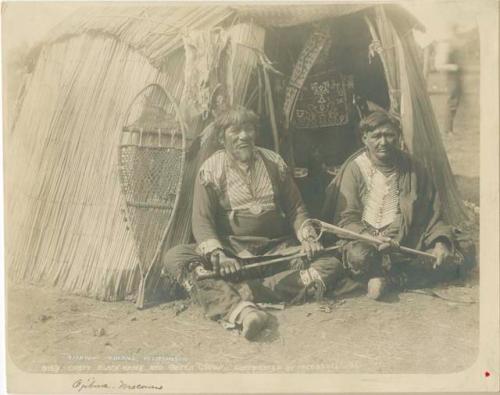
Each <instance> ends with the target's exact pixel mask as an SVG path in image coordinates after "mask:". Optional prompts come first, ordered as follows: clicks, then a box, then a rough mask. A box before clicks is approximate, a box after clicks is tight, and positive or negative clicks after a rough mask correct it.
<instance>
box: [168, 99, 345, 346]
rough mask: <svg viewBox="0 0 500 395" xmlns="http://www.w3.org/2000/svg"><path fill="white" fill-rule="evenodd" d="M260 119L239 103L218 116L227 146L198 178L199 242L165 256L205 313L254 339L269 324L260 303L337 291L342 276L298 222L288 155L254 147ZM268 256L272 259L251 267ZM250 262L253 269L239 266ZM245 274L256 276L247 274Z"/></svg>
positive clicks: (300, 212) (195, 218)
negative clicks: (287, 163)
mask: <svg viewBox="0 0 500 395" xmlns="http://www.w3.org/2000/svg"><path fill="white" fill-rule="evenodd" d="M257 124H258V118H257V116H256V115H255V113H253V112H252V111H249V110H247V109H245V108H242V107H237V108H232V109H229V110H227V111H225V112H223V113H221V114H220V115H218V116H217V118H216V120H215V127H216V128H217V130H218V136H219V140H220V143H221V145H222V146H223V147H224V149H222V150H220V151H217V152H216V153H215V154H213V155H212V156H211V157H210V158H208V159H207V160H206V161H205V162H204V163H203V164H202V166H201V168H200V171H199V174H198V176H197V177H196V179H195V189H194V199H193V215H192V225H193V235H194V238H195V241H196V244H190V245H180V246H177V247H174V248H173V249H171V250H170V251H168V252H167V253H166V255H165V256H164V257H163V262H164V273H165V274H167V275H169V276H170V277H171V278H173V279H174V280H176V281H177V282H178V283H180V284H181V285H182V286H183V287H184V288H185V289H186V290H187V291H188V292H189V294H190V295H191V296H192V297H193V299H194V300H195V301H196V302H198V303H199V304H200V305H201V306H202V307H203V309H204V312H205V316H207V317H208V318H210V319H213V320H222V321H226V322H227V323H228V324H229V325H233V326H236V327H240V328H241V330H242V334H243V335H244V336H245V337H246V338H247V339H249V340H253V339H255V338H256V337H257V336H258V334H259V333H260V332H261V331H262V329H264V328H265V326H266V324H267V321H268V314H267V313H266V312H265V311H263V310H260V309H259V308H258V307H257V305H256V303H258V302H270V303H276V302H292V301H293V302H302V301H305V300H307V299H308V297H312V296H320V294H322V293H324V292H325V291H328V290H330V289H332V288H333V287H334V286H335V284H336V282H337V281H338V280H339V279H340V278H341V277H342V276H343V274H344V269H343V267H342V264H341V263H340V261H339V260H338V259H336V258H334V257H329V256H326V255H327V254H324V253H323V254H321V252H322V250H323V247H322V245H321V243H320V242H319V241H318V240H316V234H315V233H314V229H313V228H312V227H308V226H301V225H302V224H303V223H304V222H305V221H306V220H307V219H308V218H309V217H308V214H307V212H306V210H305V207H304V204H303V203H302V199H301V197H300V193H299V191H298V189H297V187H296V186H295V183H294V181H293V178H292V176H291V174H290V171H289V169H288V168H287V165H286V164H285V162H284V161H283V159H282V158H281V157H280V156H279V155H278V154H277V153H275V152H273V151H270V150H266V149H263V148H260V147H256V146H255V139H256V137H257ZM300 250H302V253H299V251H300ZM290 253H291V254H292V256H291V257H286V255H290ZM297 253H298V254H299V255H300V254H301V255H302V257H307V258H308V259H306V261H307V262H303V261H302V259H296V258H301V257H300V256H297ZM320 254H321V256H319V255H320ZM263 258H267V259H272V260H273V262H272V264H269V265H265V266H259V267H255V266H250V265H252V264H255V263H256V262H255V261H256V260H259V261H260V260H262V259H263ZM276 259H278V260H279V262H276ZM252 261H253V262H254V263H250V262H252ZM290 261H291V262H290ZM246 263H248V267H252V269H253V271H254V272H253V273H248V272H249V270H242V268H243V267H245V264H246ZM207 271H211V272H213V274H212V275H207ZM243 272H245V273H244V274H246V275H250V276H251V277H253V279H252V280H248V277H247V278H242V276H241V275H242V274H243Z"/></svg>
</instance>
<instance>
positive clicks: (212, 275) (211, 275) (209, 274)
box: [196, 246, 341, 280]
mask: <svg viewBox="0 0 500 395" xmlns="http://www.w3.org/2000/svg"><path fill="white" fill-rule="evenodd" d="M340 247H341V246H332V247H328V248H325V249H323V250H321V251H320V253H325V252H330V251H335V250H338V249H339V248H340ZM305 256H307V253H305V252H301V253H298V254H293V255H288V256H282V257H279V258H274V259H270V260H268V261H265V262H256V263H251V264H249V265H245V266H242V267H241V271H247V270H250V269H255V268H259V267H265V266H269V265H272V264H274V263H280V262H285V261H289V260H291V259H297V258H304V257H305ZM219 277H220V276H219V273H216V272H207V273H203V274H198V275H197V276H196V279H197V280H206V279H209V278H219Z"/></svg>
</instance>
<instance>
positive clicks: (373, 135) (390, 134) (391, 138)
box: [363, 125, 399, 163]
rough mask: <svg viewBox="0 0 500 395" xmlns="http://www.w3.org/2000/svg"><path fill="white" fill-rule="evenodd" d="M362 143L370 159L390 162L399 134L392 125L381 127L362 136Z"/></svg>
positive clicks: (396, 146)
mask: <svg viewBox="0 0 500 395" xmlns="http://www.w3.org/2000/svg"><path fill="white" fill-rule="evenodd" d="M363 143H364V144H365V146H366V148H367V149H368V154H369V155H370V157H371V158H374V159H377V160H379V161H381V162H386V163H387V162H390V161H391V160H392V159H393V158H394V153H395V152H396V150H397V148H398V144H399V133H398V131H397V130H396V129H395V128H394V127H393V126H392V125H381V126H379V127H378V128H376V129H375V130H373V131H371V132H367V133H365V134H364V135H363Z"/></svg>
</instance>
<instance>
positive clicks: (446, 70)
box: [435, 24, 462, 135]
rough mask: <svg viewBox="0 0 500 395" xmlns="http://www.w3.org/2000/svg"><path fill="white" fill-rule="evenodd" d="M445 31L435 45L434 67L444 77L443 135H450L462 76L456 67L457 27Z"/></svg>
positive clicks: (458, 44)
mask: <svg viewBox="0 0 500 395" xmlns="http://www.w3.org/2000/svg"><path fill="white" fill-rule="evenodd" d="M447 30H448V32H447V35H446V37H445V38H444V39H443V40H441V41H438V42H437V44H436V57H435V67H436V70H438V71H440V72H441V73H443V74H445V77H446V93H447V95H448V100H447V103H446V119H445V123H444V133H445V134H446V135H451V134H453V121H454V119H455V114H456V113H457V109H458V105H459V103H460V96H461V94H462V81H461V79H462V76H461V70H460V67H459V65H458V49H459V47H460V39H459V36H458V25H457V24H450V25H449V26H448V29H447Z"/></svg>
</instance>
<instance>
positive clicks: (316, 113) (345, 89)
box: [293, 71, 354, 129]
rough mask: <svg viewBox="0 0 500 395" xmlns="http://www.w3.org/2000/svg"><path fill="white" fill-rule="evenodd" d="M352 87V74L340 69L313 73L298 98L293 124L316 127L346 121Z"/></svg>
mask: <svg viewBox="0 0 500 395" xmlns="http://www.w3.org/2000/svg"><path fill="white" fill-rule="evenodd" d="M353 91H354V81H353V77H352V75H345V74H341V73H339V72H337V71H328V72H323V73H318V74H315V75H310V76H309V77H308V78H307V81H306V83H305V84H304V86H303V88H302V90H301V91H300V94H299V97H298V99H297V104H296V106H295V111H294V113H293V125H294V127H296V128H298V129H316V128H322V127H329V126H342V125H346V124H347V123H348V122H349V105H350V103H351V102H352V96H353Z"/></svg>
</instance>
